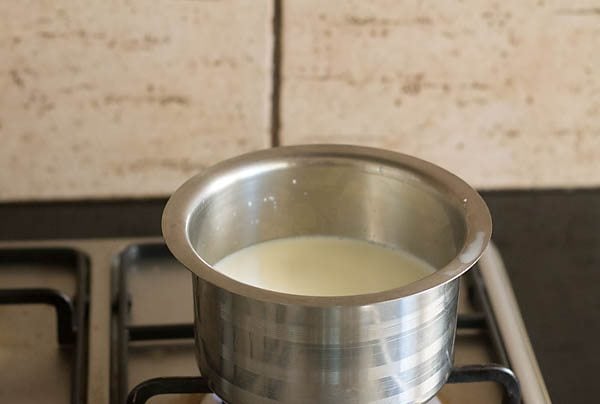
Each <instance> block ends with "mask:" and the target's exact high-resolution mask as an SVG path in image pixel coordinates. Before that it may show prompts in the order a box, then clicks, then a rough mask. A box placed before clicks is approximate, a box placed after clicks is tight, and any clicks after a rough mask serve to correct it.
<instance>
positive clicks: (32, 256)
mask: <svg viewBox="0 0 600 404" xmlns="http://www.w3.org/2000/svg"><path fill="white" fill-rule="evenodd" d="M0 261H1V262H2V264H3V265H7V264H9V265H10V264H22V263H28V264H31V263H33V264H41V265H42V266H43V264H45V263H48V262H54V263H56V262H66V263H67V264H69V266H73V267H74V268H75V278H76V292H75V296H74V297H73V298H71V297H69V296H67V295H66V294H64V293H63V292H62V291H60V290H57V289H51V288H42V287H40V288H18V287H17V288H0V305H38V304H43V305H49V306H52V307H54V309H55V311H56V324H57V337H58V343H59V345H60V347H61V349H73V351H74V355H73V361H72V366H71V389H70V402H71V403H72V404H81V403H85V402H86V401H87V400H86V386H87V366H86V364H87V362H86V358H87V327H86V325H87V312H88V303H89V263H88V260H87V257H86V256H85V255H84V254H82V253H79V252H78V251H75V250H71V249H65V248H28V249H23V248H20V249H0ZM24 331H25V330H24Z"/></svg>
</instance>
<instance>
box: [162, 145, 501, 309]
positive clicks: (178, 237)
mask: <svg viewBox="0 0 600 404" xmlns="http://www.w3.org/2000/svg"><path fill="white" fill-rule="evenodd" d="M319 157H321V158H327V157H329V158H346V159H355V160H356V159H358V160H364V161H370V162H379V163H381V164H386V165H388V166H389V165H392V166H395V167H398V168H403V169H406V170H407V171H410V172H413V173H415V175H416V178H417V179H418V181H419V182H423V183H425V185H429V186H433V187H434V188H436V189H437V190H438V191H440V192H441V193H446V194H449V195H451V196H452V197H453V198H455V199H456V200H457V201H462V207H463V215H464V223H465V225H466V234H465V240H464V243H463V245H462V246H461V248H460V251H459V253H458V254H457V255H456V256H455V257H454V258H453V259H452V260H451V261H450V262H449V263H448V264H446V265H445V266H444V267H442V268H440V269H438V270H437V271H435V272H434V273H433V274H431V275H428V276H426V277H424V278H422V279H419V280H417V281H415V282H412V283H410V284H407V285H404V286H400V287H397V288H394V289H389V290H384V291H379V292H372V293H366V294H360V295H345V296H309V295H295V294H289V293H283V292H277V291H272V290H268V289H263V288H259V287H256V286H252V285H249V284H246V283H242V282H239V281H237V280H235V279H233V278H230V277H228V276H226V275H223V274H222V273H221V272H219V271H217V270H216V269H214V268H213V267H212V266H211V265H210V264H209V263H208V262H206V261H205V260H204V259H203V258H202V257H201V256H200V255H199V254H198V253H197V251H196V249H195V248H194V247H193V245H192V243H191V241H190V239H189V233H188V224H189V221H190V219H191V217H192V214H193V213H194V211H195V209H196V208H197V207H198V206H199V205H200V204H201V203H202V201H203V199H204V197H206V196H207V195H209V194H211V193H212V192H214V189H215V187H218V188H219V189H222V188H224V187H226V186H227V185H228V183H230V182H231V181H234V180H235V179H236V178H239V177H238V176H236V174H239V173H240V170H242V171H243V170H244V169H246V170H247V169H250V168H252V165H253V164H254V165H256V164H257V163H261V165H263V166H265V167H263V169H264V170H266V171H269V170H271V169H273V168H276V167H277V166H278V165H281V166H282V167H287V166H289V165H290V162H292V161H293V160H294V159H299V158H303V159H304V158H319ZM216 178H220V179H221V180H220V181H219V184H215V179H216ZM491 231H492V219H491V216H490V212H489V210H488V208H487V205H486V204H485V202H484V201H483V199H482V198H481V196H480V195H479V194H478V193H477V191H475V190H474V189H473V188H472V187H471V186H469V185H468V184H467V183H466V182H464V181H463V180H462V179H460V178H459V177H457V176H455V175H454V174H452V173H450V172H448V171H446V170H445V169H443V168H441V167H439V166H436V165H434V164H432V163H429V162H427V161H424V160H421V159H418V158H416V157H412V156H408V155H405V154H401V153H397V152H392V151H387V150H381V149H376V148H371V147H363V146H350V145H335V144H318V145H301V146H283V147H275V148H270V149H265V150H259V151H256V152H250V153H247V154H243V155H241V156H238V157H234V158H231V159H228V160H225V161H223V162H220V163H218V164H215V165H214V166H212V167H210V168H208V169H207V170H205V171H204V172H202V173H200V174H197V175H195V176H193V177H192V178H190V179H189V180H188V181H186V182H185V183H184V184H183V185H181V186H180V187H179V188H178V189H177V190H176V191H175V193H174V194H173V195H172V196H171V198H170V199H169V201H168V202H167V204H166V206H165V208H164V211H163V216H162V232H163V237H164V239H165V242H166V244H167V246H168V248H169V250H170V251H171V252H172V253H173V255H174V256H175V258H177V260H179V262H181V263H182V264H183V265H184V266H185V267H186V268H188V269H189V270H190V271H191V272H192V273H193V274H194V275H196V276H198V277H200V278H201V279H203V280H205V281H207V282H210V283H212V284H214V285H216V286H218V287H220V288H222V289H225V290H227V291H229V292H231V293H235V294H238V295H241V296H244V297H247V298H250V299H256V300H261V301H265V302H270V303H277V304H284V305H303V306H314V307H328V306H357V305H360V306H362V305H369V304H375V303H380V302H385V301H391V300H396V299H400V298H404V297H408V296H412V295H417V294H420V293H423V292H426V291H427V290H430V289H432V288H435V287H437V286H441V285H443V284H446V283H448V282H450V281H452V280H454V279H456V278H458V277H459V276H460V275H462V274H463V273H464V272H466V271H467V270H468V269H470V268H471V267H472V266H473V265H474V264H475V263H476V262H477V260H478V259H479V257H481V255H482V254H483V252H484V250H485V248H486V247H487V244H488V242H489V240H490V237H491Z"/></svg>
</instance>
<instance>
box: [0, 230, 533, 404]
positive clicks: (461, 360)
mask: <svg viewBox="0 0 600 404" xmlns="http://www.w3.org/2000/svg"><path fill="white" fill-rule="evenodd" d="M160 242H162V239H159V238H143V239H97V240H94V239H89V240H52V241H17V242H3V243H0V248H7V247H8V248H25V249H27V248H39V247H66V248H74V249H77V250H79V251H82V252H84V253H85V254H86V255H88V256H89V257H90V259H91V268H90V269H91V272H92V277H91V279H92V282H91V286H92V295H91V296H90V298H91V305H90V323H91V325H92V327H91V328H90V335H89V338H90V352H89V355H90V356H89V367H88V369H89V374H90V377H89V380H88V401H87V402H88V403H102V404H109V403H110V401H109V386H110V380H111V379H110V376H109V375H110V371H109V361H110V344H111V339H110V332H109V329H110V315H111V314H110V313H111V294H110V290H111V282H110V279H111V268H112V267H113V264H114V258H115V257H118V256H119V255H120V253H121V252H122V251H123V250H124V249H126V248H127V247H129V246H131V245H146V244H155V243H160ZM169 260H172V258H171V257H169V258H168V259H167V258H165V259H164V261H163V262H157V261H156V259H155V258H152V259H151V260H150V261H148V259H147V258H143V257H142V259H141V260H140V262H139V263H138V265H139V269H140V271H138V273H137V274H136V275H139V277H138V276H135V279H132V280H131V282H132V286H133V283H137V282H138V281H139V280H141V278H142V277H143V276H144V274H143V273H142V271H145V270H146V269H150V270H152V271H156V272H161V273H162V274H160V275H158V274H156V276H152V279H153V280H152V281H143V282H144V286H143V288H141V287H140V288H136V291H134V295H133V296H132V301H133V302H134V303H133V306H137V304H136V303H135V302H137V296H138V293H140V294H141V293H142V292H143V293H144V294H145V295H146V296H160V295H162V294H163V293H165V285H169V289H174V290H175V289H176V290H179V289H180V288H181V286H179V285H180V284H181V283H180V282H182V281H183V280H184V278H188V280H189V276H186V275H185V273H186V272H187V271H186V272H184V273H182V272H181V271H182V269H181V268H180V267H179V264H178V263H175V262H172V261H169ZM483 264H484V263H483V262H481V265H483ZM173 272H178V273H179V274H178V275H176V278H177V280H174V279H172V278H171V276H170V275H168V274H172V273H173ZM47 273H48V272H47V271H44V273H43V274H40V276H39V277H36V279H37V280H38V281H42V282H52V281H51V279H52V278H53V276H54V275H48V277H46V274H47ZM144 273H145V272H144ZM6 274H9V272H6ZM15 274H16V273H15ZM179 275H182V276H181V279H180V276H179ZM10 277H11V278H12V277H13V274H10ZM2 279H3V281H4V282H7V284H10V285H11V286H17V285H21V281H20V279H22V278H14V280H9V279H8V278H2ZM463 280H464V278H463V277H461V278H460V281H461V283H462V282H463ZM484 280H486V279H484ZM183 283H185V282H183ZM486 284H487V288H488V290H489V289H490V287H493V286H494V285H490V284H489V283H488V282H486ZM27 285H31V284H30V283H29V281H28V283H27ZM53 286H54V285H53ZM64 286H67V285H64ZM56 287H61V288H62V287H63V283H62V281H61V285H56ZM68 287H69V288H70V289H67V290H73V287H74V286H73V285H72V284H71V285H69V286H68ZM188 288H190V285H189V284H186V285H185V289H186V292H185V293H178V294H177V295H176V296H175V295H173V298H172V299H171V298H169V299H168V304H166V305H155V306H152V308H151V310H150V311H151V312H152V313H151V314H146V313H145V314H144V317H143V318H141V317H140V318H138V321H136V322H142V321H143V322H144V323H146V322H148V323H152V324H155V323H156V324H159V323H163V322H165V320H166V319H170V318H177V319H178V320H185V321H186V322H192V321H193V313H192V311H193V310H191V309H192V308H193V303H192V301H191V290H189V289H188ZM465 291H466V289H465V288H462V287H461V290H460V293H459V312H460V313H471V312H472V311H473V308H472V307H471V305H470V303H469V301H468V299H466V296H465V293H463V292H465ZM170 292H171V290H170V291H168V292H167V293H168V294H170ZM496 299H497V296H496V295H495V294H491V295H490V300H491V303H492V306H493V307H500V306H501V305H502V302H501V301H500V302H498V301H496ZM7 308H8V307H7ZM40 309H42V311H43V310H45V309H46V308H43V307H40ZM11 310H13V309H11ZM16 310H17V311H19V309H16ZM7 314H8V315H10V314H9V313H3V314H2V316H0V322H2V321H4V320H8V321H9V322H12V320H11V317H5V316H6V315H7ZM16 314H17V315H18V316H20V317H19V318H20V319H21V320H22V321H23V327H24V328H23V329H29V330H33V329H34V328H35V329H36V330H42V331H43V332H44V333H45V334H47V336H46V337H42V336H38V335H35V334H36V333H35V332H32V333H31V334H30V335H27V336H26V339H25V340H24V341H29V337H34V336H35V337H36V340H35V343H34V344H31V345H28V346H29V347H30V355H31V356H32V357H35V358H37V359H39V360H43V359H44V358H45V357H46V353H45V352H46V348H45V346H46V342H49V343H50V344H52V345H53V350H54V353H53V355H58V354H59V353H58V351H59V347H58V346H57V345H56V344H55V337H56V335H55V334H54V332H55V331H56V330H55V324H50V323H54V321H55V319H54V314H53V313H52V312H50V310H47V313H46V314H44V313H40V314H41V315H42V316H43V317H44V319H43V322H42V319H41V318H38V316H37V315H36V316H30V317H27V316H21V313H16ZM141 314H142V313H141V312H140V315H141ZM180 316H181V317H180ZM136 318H137V317H136ZM504 321H505V320H504V319H502V318H498V324H499V327H500V328H501V329H503V328H506V329H508V330H509V331H507V335H510V332H511V331H510V327H506V326H505V325H504ZM46 322H48V323H49V324H48V327H47V326H46V325H45V323H46ZM3 324H6V323H3ZM13 325H14V324H13ZM3 329H4V328H3ZM0 334H1V333H0ZM2 337H3V338H6V337H9V334H6V333H5V334H2ZM38 337H39V338H38ZM521 337H522V338H521V339H519V338H516V337H515V336H512V337H510V338H509V340H510V345H508V344H507V348H508V349H509V350H510V348H511V346H512V345H514V344H517V345H522V344H529V338H528V336H527V334H523V335H521ZM9 338H10V337H9ZM42 338H43V341H45V342H42ZM2 342H6V340H5V339H2ZM0 345H1V346H0V353H2V354H1V355H0V356H2V355H6V354H7V349H10V348H9V346H7V345H4V344H0ZM179 346H181V341H176V342H174V343H172V344H165V347H170V348H168V349H164V350H161V351H160V352H158V353H157V352H156V351H154V350H153V352H152V353H150V355H151V356H152V359H149V358H148V357H147V356H146V354H148V353H149V352H146V353H144V356H143V357H142V356H140V357H139V359H141V360H140V361H138V360H137V359H138V356H137V355H136V354H135V353H132V357H131V358H130V360H131V361H132V362H130V366H131V368H130V377H131V378H132V379H137V380H141V379H142V378H143V377H145V376H146V375H147V376H150V377H154V376H160V375H165V374H169V375H185V374H188V373H189V374H192V373H194V374H197V371H194V367H195V366H196V365H195V363H194V359H193V358H189V356H187V355H192V356H193V349H189V350H187V352H188V353H187V355H186V358H185V359H184V358H183V357H182V356H181V355H180V352H179V349H178V347H179ZM172 352H175V355H174V356H172V355H171V353H172ZM140 353H141V352H140ZM454 354H455V364H456V365H458V366H460V365H466V364H473V363H489V362H494V361H497V360H498V359H497V358H495V356H494V349H493V347H492V346H491V345H490V340H489V336H488V335H487V333H486V332H485V331H479V330H462V331H461V330H459V331H458V332H457V335H456V340H455V345H454ZM15 355H18V353H17V352H15ZM11 356H12V354H11ZM3 358H4V359H5V360H6V359H7V358H9V356H3ZM21 359H22V358H21ZM21 359H19V363H21V364H23V363H25V362H23V361H22V360H21ZM157 362H160V366H157V365H156V363H157ZM3 363H5V362H3ZM27 363H28V362H27ZM31 364H32V365H33V366H34V367H35V366H36V362H32V363H31ZM2 369H4V370H6V369H7V368H4V367H3V368H2ZM2 369H0V374H2V375H3V377H6V376H5V374H4V373H2ZM9 369H10V372H11V374H10V377H11V378H14V380H15V382H14V383H12V382H11V383H10V385H5V384H3V386H5V388H4V389H3V390H2V394H3V395H2V400H0V402H25V403H26V402H28V401H27V400H32V402H39V401H40V400H37V399H33V397H34V396H33V395H35V394H37V395H39V396H43V397H44V399H43V400H42V401H44V402H54V401H56V402H61V403H63V402H66V400H67V397H66V394H67V389H68V382H67V381H66V379H65V378H67V379H68V375H67V374H66V373H61V372H62V371H58V372H57V371H56V370H55V369H52V368H46V367H44V368H43V369H42V368H41V367H35V369H33V368H30V367H28V366H14V367H10V368H9ZM190 372H191V373H190ZM32 376H34V377H35V378H36V380H37V384H36V388H35V390H31V391H30V393H31V396H23V395H19V394H17V395H14V396H13V395H11V394H12V393H16V392H18V391H19V386H21V385H24V384H23V383H25V381H27V380H29V378H30V377H32ZM3 380H4V378H3ZM17 381H18V382H17ZM542 384H543V381H542ZM6 387H9V388H6ZM522 387H524V390H525V389H526V388H527V386H522ZM57 389H58V391H57ZM39 396H38V397H39ZM437 397H438V398H439V400H440V401H441V402H442V404H480V403H500V402H501V401H502V395H501V390H500V389H499V388H498V386H496V385H495V384H493V383H473V384H470V383H469V384H446V385H444V387H443V388H442V389H441V390H440V391H439V393H438V395H437ZM195 398H196V397H194V399H195ZM191 400H192V398H190V397H189V396H179V395H171V396H164V397H160V398H155V399H153V400H152V401H151V402H152V403H154V402H157V403H165V404H166V403H169V404H175V403H177V404H179V403H189V402H191ZM201 402H202V403H204V402H205V401H201ZM210 402H211V403H212V402H214V403H216V402H218V401H210ZM524 402H525V403H527V404H529V402H528V401H527V400H525V401H524Z"/></svg>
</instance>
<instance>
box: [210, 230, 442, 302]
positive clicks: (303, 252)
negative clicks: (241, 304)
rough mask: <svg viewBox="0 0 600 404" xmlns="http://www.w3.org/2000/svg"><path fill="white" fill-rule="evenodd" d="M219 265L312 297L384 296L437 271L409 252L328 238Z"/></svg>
mask: <svg viewBox="0 0 600 404" xmlns="http://www.w3.org/2000/svg"><path fill="white" fill-rule="evenodd" d="M213 267H214V268H215V269H216V270H218V271H219V272H221V273H223V274H224V275H226V276H228V277H230V278H233V279H235V280H237V281H239V282H243V283H246V284H249V285H253V286H257V287H260V288H263V289H269V290H273V291H278V292H284V293H291V294H296V295H308V296H344V295H358V294H365V293H373V292H380V291H384V290H389V289H394V288H397V287H399V286H403V285H406V284H409V283H412V282H414V281H416V280H418V279H421V278H423V277H425V276H427V275H430V274H431V273H433V272H434V271H435V268H434V267H433V266H431V265H429V264H428V263H426V262H424V261H423V260H421V259H419V258H417V257H415V256H413V255H411V254H409V253H407V252H404V251H400V250H395V249H391V248H387V247H384V246H381V245H377V244H374V243H369V242H366V241H360V240H354V239H346V238H336V237H326V236H311V237H291V238H282V239H276V240H271V241H266V242H263V243H259V244H255V245H252V246H249V247H246V248H244V249H242V250H239V251H236V252H234V253H232V254H231V255H228V256H226V257H224V258H223V259H221V260H220V261H219V262H217V263H216V264H215V265H214V266H213Z"/></svg>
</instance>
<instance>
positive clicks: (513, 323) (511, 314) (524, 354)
mask: <svg viewBox="0 0 600 404" xmlns="http://www.w3.org/2000/svg"><path fill="white" fill-rule="evenodd" d="M479 268H480V271H481V275H482V276H483V279H484V280H485V282H486V286H487V291H488V294H489V296H490V302H491V305H492V309H493V310H494V313H495V315H496V318H497V319H498V328H499V330H500V333H501V335H502V339H503V340H504V344H505V345H506V352H507V354H508V359H509V362H510V365H511V368H512V369H513V370H514V371H515V374H516V375H517V377H518V378H519V381H520V382H521V392H522V395H523V401H525V402H526V403H540V404H549V403H551V402H552V401H551V400H550V395H549V394H548V390H547V389H546V384H545V383H544V378H543V377H542V372H541V371H540V368H539V365H538V362H537V359H536V358H535V354H534V353H533V347H532V346H531V342H530V341H529V337H528V336H527V330H526V329H525V324H524V323H523V318H522V317H521V311H520V310H519V306H518V305H517V299H516V297H515V294H514V292H513V290H512V287H511V285H510V281H509V280H508V275H507V274H506V268H505V267H504V262H503V261H502V257H501V256H500V253H499V252H498V249H497V248H496V246H494V245H493V244H492V243H490V245H489V246H488V248H487V250H486V251H485V253H484V254H483V255H482V257H481V261H480V264H479Z"/></svg>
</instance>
